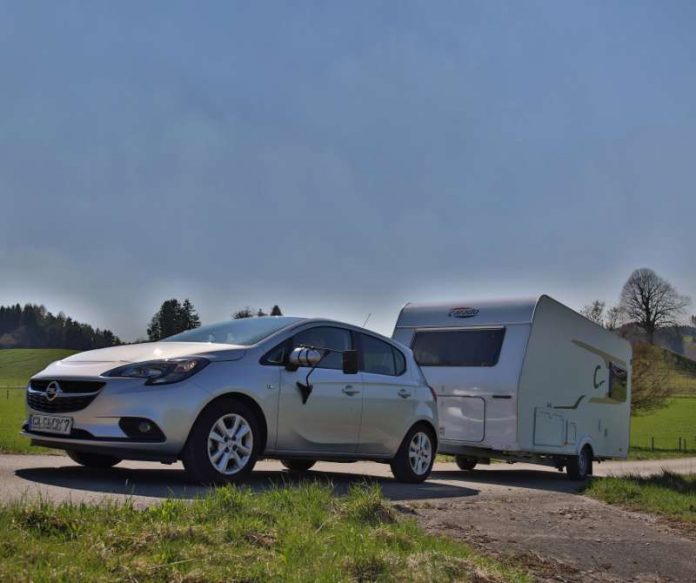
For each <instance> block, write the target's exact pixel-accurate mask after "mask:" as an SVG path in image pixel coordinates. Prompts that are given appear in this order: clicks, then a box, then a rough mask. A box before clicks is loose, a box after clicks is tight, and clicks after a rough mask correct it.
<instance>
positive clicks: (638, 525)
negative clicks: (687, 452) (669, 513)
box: [400, 490, 696, 582]
mask: <svg viewBox="0 0 696 583" xmlns="http://www.w3.org/2000/svg"><path fill="white" fill-rule="evenodd" d="M400 506H401V510H402V511H405V510H407V509H408V510H407V511H410V512H413V513H415V518H416V520H418V521H419V523H420V524H421V525H422V526H423V527H424V528H425V529H426V530H428V531H429V532H431V533H437V534H444V535H447V536H451V537H454V538H457V539H461V540H464V541H466V542H468V543H469V544H471V545H473V546H474V547H476V548H478V549H481V550H483V551H486V552H487V553H489V554H491V555H494V556H496V557H499V558H503V559H507V560H511V561H514V562H515V563H517V564H521V565H524V566H527V567H528V568H529V569H530V570H531V571H532V572H534V573H535V575H536V576H537V578H538V580H540V581H572V582H576V581H636V582H648V581H651V582H652V581H696V561H694V556H696V540H694V539H693V538H691V537H688V536H684V535H685V534H686V533H684V532H683V531H682V529H675V528H673V527H672V525H670V524H669V523H667V522H666V521H662V520H658V519H656V518H655V517H652V516H648V515H644V514H639V513H633V512H628V511H626V510H622V509H620V508H616V507H612V506H608V505H606V504H603V503H601V502H597V501H595V500H592V499H589V498H586V497H584V496H581V495H578V494H573V493H566V492H549V491H543V492H540V491H529V490H527V491H516V492H514V493H509V494H503V495H495V494H489V495H487V496H482V497H475V498H474V497H471V498H465V499H453V500H447V501H437V502H435V503H428V502H422V503H419V502H412V503H409V504H402V505H400ZM406 507H407V508H406Z"/></svg>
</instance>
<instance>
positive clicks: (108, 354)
mask: <svg viewBox="0 0 696 583" xmlns="http://www.w3.org/2000/svg"><path fill="white" fill-rule="evenodd" d="M245 352H246V348H245V347H243V346H235V345H231V344H213V343H208V342H146V343H142V344H127V345H124V346H111V347H109V348H99V349H97V350H88V351H87V352H80V353H78V354H73V355H72V356H68V357H67V358H64V359H63V360H59V361H56V362H54V363H52V364H50V365H48V366H47V367H46V368H45V369H44V370H42V371H41V372H40V373H39V374H38V375H37V376H40V377H45V376H59V375H60V376H84V375H89V376H92V375H100V374H102V373H104V372H106V371H108V370H111V369H112V368H115V367H116V366H118V365H119V364H125V363H129V362H144V361H147V360H158V359H163V358H179V357H183V356H204V357H205V358H208V359H210V360H239V359H240V358H242V357H243V356H244V354H245Z"/></svg>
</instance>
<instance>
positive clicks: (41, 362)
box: [0, 348, 75, 453]
mask: <svg viewBox="0 0 696 583" xmlns="http://www.w3.org/2000/svg"><path fill="white" fill-rule="evenodd" d="M74 353H75V351H74V350H63V349H52V348H43V349H42V348H36V349H34V348H14V349H11V350H0V453H46V452H48V451H50V450H48V449H45V448H39V447H30V446H29V440H28V439H27V438H25V437H22V436H20V435H19V430H20V427H21V425H22V422H23V421H24V420H25V412H24V391H23V390H17V389H7V388H5V387H25V386H26V384H27V382H28V381H29V378H30V377H31V376H32V375H33V374H35V373H37V372H39V371H40V370H42V369H44V368H45V367H46V366H47V365H48V364H50V363H51V362H53V361H54V360H60V359H61V358H65V357H66V356H70V355H71V354H74Z"/></svg>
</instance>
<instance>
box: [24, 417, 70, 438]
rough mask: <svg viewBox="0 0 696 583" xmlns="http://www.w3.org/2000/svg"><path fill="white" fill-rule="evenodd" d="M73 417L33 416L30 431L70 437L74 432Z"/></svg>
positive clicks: (30, 421) (30, 420)
mask: <svg viewBox="0 0 696 583" xmlns="http://www.w3.org/2000/svg"><path fill="white" fill-rule="evenodd" d="M72 421H73V420H72V417H58V416H56V415H32V416H31V417H30V418H29V429H30V430H31V431H41V432H43V433H57V434H59V435H70V431H71V430H72Z"/></svg>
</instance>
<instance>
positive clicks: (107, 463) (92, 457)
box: [65, 451, 121, 468]
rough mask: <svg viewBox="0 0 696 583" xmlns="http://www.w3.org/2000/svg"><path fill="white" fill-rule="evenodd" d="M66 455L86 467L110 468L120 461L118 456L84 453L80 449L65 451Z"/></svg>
mask: <svg viewBox="0 0 696 583" xmlns="http://www.w3.org/2000/svg"><path fill="white" fill-rule="evenodd" d="M65 453H67V454H68V457H69V458H70V459H71V460H72V461H74V462H77V463H78V464H80V465H81V466H85V467H86V468H112V467H113V466H115V465H116V464H117V463H119V462H120V461H121V458H120V457H116V456H113V455H104V454H101V453H85V452H82V451H66V452H65Z"/></svg>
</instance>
